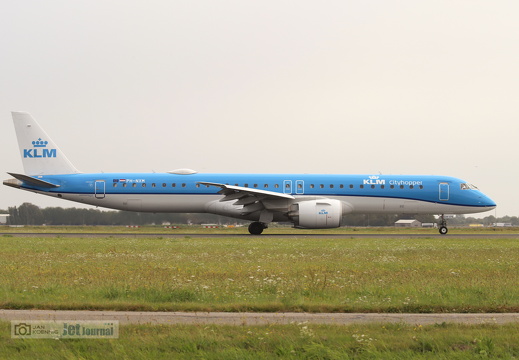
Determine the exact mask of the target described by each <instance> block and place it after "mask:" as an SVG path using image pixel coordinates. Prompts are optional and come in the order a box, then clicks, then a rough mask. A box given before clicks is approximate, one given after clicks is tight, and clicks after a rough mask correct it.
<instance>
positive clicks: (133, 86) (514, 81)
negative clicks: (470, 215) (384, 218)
mask: <svg viewBox="0 0 519 360" xmlns="http://www.w3.org/2000/svg"><path fill="white" fill-rule="evenodd" d="M518 15H519V2H517V1H498V2H488V1H473V0H470V1H344V0H341V1H326V2H318V1H255V2H253V1H127V0H126V1H99V0H90V1H65V0H63V1H44V2H42V1H3V2H1V3H0V34H1V35H0V135H1V139H2V142H1V145H0V146H1V149H2V154H3V156H2V161H1V166H0V172H1V173H3V174H4V175H3V179H5V178H8V177H9V175H7V174H5V172H6V171H13V172H22V171H23V169H22V164H21V160H20V158H19V153H18V146H17V144H16V138H15V134H14V128H13V125H12V120H11V114H10V111H12V110H21V111H28V112H30V113H31V114H32V115H33V116H34V117H35V118H36V119H37V120H38V121H39V122H40V124H41V125H42V126H43V127H44V128H45V129H46V131H47V132H48V133H49V135H50V136H51V137H52V138H53V139H54V140H55V141H56V143H57V144H58V145H59V146H60V148H61V149H62V150H63V151H64V152H65V153H66V154H67V156H68V158H69V159H70V160H71V161H72V162H73V163H74V165H75V166H76V167H77V168H78V169H80V170H81V171H84V172H98V171H105V172H111V171H129V172H132V171H136V172H140V171H143V172H146V171H157V172H161V171H168V170H172V169H175V168H180V167H189V168H193V169H195V170H198V171H200V172H247V173H254V172H274V173H275V172H293V173H345V174H347V173H368V174H370V173H373V174H378V173H379V172H380V173H383V174H435V175H440V174H444V175H450V176H456V177H460V178H463V179H465V180H467V181H469V182H471V183H474V184H475V185H477V186H478V187H479V188H480V189H481V190H482V191H483V192H485V193H486V194H488V195H489V196H490V197H491V198H492V199H494V200H495V201H496V202H497V204H498V208H497V211H496V212H494V211H492V212H489V213H484V214H482V215H483V216H487V215H496V214H497V215H498V216H503V215H519V209H518V208H517V205H516V204H519V193H518V192H517V191H516V190H515V185H516V184H517V183H518V181H519V168H518V166H517V165H516V164H515V161H514V158H515V152H516V146H517V134H518V133H519V131H518V130H519V124H518V121H517V119H518V118H519V117H518V113H519V109H518V105H517V103H515V101H517V98H518V97H519V96H518V95H519V66H518V64H519V45H518V44H519V22H518V21H517V18H518ZM514 99H515V101H514ZM25 201H28V202H32V203H34V204H36V205H39V206H63V207H71V206H78V204H75V203H71V202H65V201H58V200H54V199H51V198H48V197H44V196H40V195H36V194H32V193H26V192H22V191H17V190H15V189H12V188H8V187H5V186H1V187H0V208H3V209H6V208H7V207H8V206H13V205H19V204H21V203H22V202H25Z"/></svg>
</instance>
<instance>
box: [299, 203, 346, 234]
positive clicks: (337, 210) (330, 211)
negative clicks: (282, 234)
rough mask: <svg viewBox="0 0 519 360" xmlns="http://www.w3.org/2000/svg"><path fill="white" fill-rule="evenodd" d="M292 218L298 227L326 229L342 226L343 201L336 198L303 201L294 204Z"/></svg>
mask: <svg viewBox="0 0 519 360" xmlns="http://www.w3.org/2000/svg"><path fill="white" fill-rule="evenodd" d="M291 210H292V211H291V212H290V213H289V216H290V218H291V219H292V221H294V226H295V227H297V228H306V229H325V228H336V227H339V226H341V219H342V203H341V202H340V201H339V200H335V199H319V200H307V201H301V202H298V203H296V204H293V205H292V209H291Z"/></svg>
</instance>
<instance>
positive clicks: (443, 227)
mask: <svg viewBox="0 0 519 360" xmlns="http://www.w3.org/2000/svg"><path fill="white" fill-rule="evenodd" d="M438 225H440V226H439V228H438V231H439V232H440V234H441V235H445V234H447V232H448V231H449V229H447V220H445V217H444V216H443V214H442V215H440V222H439V224H438Z"/></svg>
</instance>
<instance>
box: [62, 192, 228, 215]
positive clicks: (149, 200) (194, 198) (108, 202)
mask: <svg viewBox="0 0 519 360" xmlns="http://www.w3.org/2000/svg"><path fill="white" fill-rule="evenodd" d="M63 197H64V198H66V199H67V200H72V201H78V202H81V203H85V204H90V205H95V206H100V207H107V208H111V209H117V210H128V211H145V212H173V213H174V212H185V213H202V212H206V209H205V207H206V204H207V203H208V202H210V201H213V200H215V199H218V198H220V197H221V195H192V194H190V195H178V194H174V195H173V194H163V195H155V194H151V195H133V196H132V195H127V194H121V195H119V194H107V195H106V196H105V197H104V198H102V199H97V198H95V197H94V196H93V195H82V194H67V195H66V197H65V196H63Z"/></svg>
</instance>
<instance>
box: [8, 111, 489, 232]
mask: <svg viewBox="0 0 519 360" xmlns="http://www.w3.org/2000/svg"><path fill="white" fill-rule="evenodd" d="M12 115H13V121H14V126H15V129H16V135H17V137H18V144H19V148H20V155H21V157H22V162H23V166H24V170H25V174H16V173H9V174H10V175H11V176H13V177H14V178H13V179H9V180H5V181H4V185H7V186H11V187H14V188H17V189H22V190H27V191H32V192H35V193H38V194H43V195H49V196H53V197H57V198H60V199H66V200H71V201H76V202H80V203H83V204H90V205H95V206H101V207H105V208H111V209H118V210H130V211H146V212H164V213H168V212H172V213H211V214H217V215H224V216H229V217H233V218H237V219H244V220H250V221H252V223H251V224H250V225H249V232H250V233H251V234H254V235H259V234H261V233H262V232H263V230H264V229H266V228H267V227H268V225H269V224H270V223H271V222H277V221H282V222H291V223H292V224H294V227H296V228H304V229H324V228H336V227H339V226H341V219H342V217H343V216H345V215H346V216H347V215H348V214H355V213H362V214H375V213H377V214H380V213H388V214H432V215H439V216H440V217H439V231H440V234H446V233H447V231H448V229H447V223H446V221H445V218H444V214H469V213H479V212H484V211H488V210H492V209H494V208H495V207H496V204H495V203H494V201H492V200H491V199H490V198H489V197H487V196H486V195H485V194H483V193H482V192H481V191H479V190H478V189H477V188H476V187H475V186H474V185H471V184H469V183H467V182H465V181H463V180H460V179H457V178H454V177H448V176H423V175H311V174H200V173H197V172H196V171H193V170H189V169H177V170H173V171H169V172H167V173H98V174H85V173H81V172H80V171H78V170H77V169H76V168H75V167H74V165H72V163H71V162H70V161H69V160H68V159H67V157H66V156H65V155H64V154H63V152H62V151H61V150H60V149H59V148H58V147H57V146H56V144H55V143H54V142H53V141H52V140H51V138H50V137H49V136H48V135H47V133H46V132H45V131H44V130H43V129H42V128H41V127H40V125H39V124H38V123H37V122H36V121H35V120H34V119H33V118H32V116H31V115H30V114H28V113H26V112H13V113H12Z"/></svg>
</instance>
